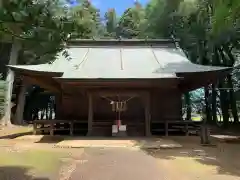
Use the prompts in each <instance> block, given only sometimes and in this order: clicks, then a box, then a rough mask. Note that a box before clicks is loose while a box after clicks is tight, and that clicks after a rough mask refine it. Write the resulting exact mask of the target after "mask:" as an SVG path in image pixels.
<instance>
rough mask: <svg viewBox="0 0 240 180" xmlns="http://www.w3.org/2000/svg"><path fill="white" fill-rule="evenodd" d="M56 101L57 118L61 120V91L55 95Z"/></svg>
mask: <svg viewBox="0 0 240 180" xmlns="http://www.w3.org/2000/svg"><path fill="white" fill-rule="evenodd" d="M55 103H56V104H55V106H56V112H55V119H57V120H60V119H61V118H62V94H61V93H57V94H56V95H55Z"/></svg>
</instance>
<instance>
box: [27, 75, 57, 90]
mask: <svg viewBox="0 0 240 180" xmlns="http://www.w3.org/2000/svg"><path fill="white" fill-rule="evenodd" d="M24 80H26V81H28V82H29V83H31V84H36V85H39V86H41V87H42V88H45V89H47V90H50V91H52V92H55V93H60V92H61V90H60V88H58V87H56V86H54V85H52V84H51V83H46V82H44V81H43V80H41V79H38V78H35V77H29V76H24Z"/></svg>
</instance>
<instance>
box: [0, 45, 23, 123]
mask: <svg viewBox="0 0 240 180" xmlns="http://www.w3.org/2000/svg"><path fill="white" fill-rule="evenodd" d="M20 48H21V44H20V42H19V41H17V40H15V41H13V44H12V49H11V53H10V59H9V62H8V64H9V65H16V64H17V59H18V52H19V50H20ZM13 82H14V72H13V71H12V70H10V69H8V73H7V77H6V83H7V90H6V94H5V103H6V108H5V114H4V116H3V121H2V122H3V125H5V126H7V125H11V109H12V103H11V101H12V91H13Z"/></svg>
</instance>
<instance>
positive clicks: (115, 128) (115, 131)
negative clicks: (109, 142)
mask: <svg viewBox="0 0 240 180" xmlns="http://www.w3.org/2000/svg"><path fill="white" fill-rule="evenodd" d="M112 133H118V127H117V125H112Z"/></svg>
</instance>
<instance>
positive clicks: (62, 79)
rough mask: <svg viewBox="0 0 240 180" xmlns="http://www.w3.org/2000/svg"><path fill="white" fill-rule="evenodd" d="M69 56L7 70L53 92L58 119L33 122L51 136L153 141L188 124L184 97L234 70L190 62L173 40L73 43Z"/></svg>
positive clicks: (68, 51)
mask: <svg viewBox="0 0 240 180" xmlns="http://www.w3.org/2000/svg"><path fill="white" fill-rule="evenodd" d="M66 52H67V53H66ZM66 52H65V53H59V54H58V55H57V57H56V60H55V61H54V62H52V63H51V64H40V65H17V66H9V68H10V70H12V71H14V72H15V73H16V74H18V75H20V76H21V77H23V78H24V81H25V82H28V83H31V84H35V85H39V86H41V87H42V88H44V89H46V90H48V91H50V92H52V93H54V95H55V99H56V112H55V113H56V114H55V119H53V120H36V121H35V122H34V124H35V130H37V126H38V124H42V125H43V126H41V127H42V129H41V128H40V129H41V130H42V131H44V130H45V129H47V128H46V127H45V126H44V125H48V128H49V129H50V130H49V131H50V134H51V135H53V134H55V133H56V132H57V131H58V130H69V132H70V134H71V135H74V134H76V133H75V132H77V131H78V130H81V129H82V130H83V129H85V131H84V132H85V133H83V135H91V136H112V135H117V134H118V133H123V134H124V135H126V136H150V135H151V134H154V133H155V131H157V129H159V131H160V129H161V128H154V127H157V124H159V126H161V124H163V125H164V128H168V126H170V124H171V122H178V123H186V121H185V120H183V119H182V99H181V98H182V94H183V93H184V92H187V91H191V90H194V89H198V88H201V87H204V86H207V85H208V84H211V83H214V82H217V81H218V80H219V79H221V78H224V77H225V76H226V75H227V74H228V73H229V72H230V71H231V68H226V67H213V66H203V65H198V64H193V63H191V62H190V61H189V60H188V59H187V57H186V56H185V54H184V53H183V51H182V50H181V49H180V48H179V47H178V46H177V42H175V41H173V40H72V41H70V42H69V44H68V45H67V47H66ZM66 54H67V56H66ZM166 122H167V123H166ZM61 124H63V127H64V128H62V129H61ZM154 124H155V125H154ZM165 131H166V129H165ZM167 131H168V130H167ZM165 134H166V135H167V134H168V132H165Z"/></svg>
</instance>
